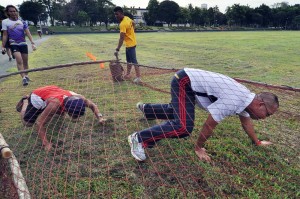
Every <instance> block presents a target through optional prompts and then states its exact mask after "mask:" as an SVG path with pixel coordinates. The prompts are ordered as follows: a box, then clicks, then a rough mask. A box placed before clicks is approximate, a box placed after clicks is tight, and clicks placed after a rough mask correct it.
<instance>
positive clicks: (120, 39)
mask: <svg viewBox="0 0 300 199" xmlns="http://www.w3.org/2000/svg"><path fill="white" fill-rule="evenodd" d="M124 38H125V33H123V32H121V33H120V38H119V43H118V46H117V49H119V50H120V48H121V47H122V45H123V42H124Z"/></svg>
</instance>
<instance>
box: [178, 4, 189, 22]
mask: <svg viewBox="0 0 300 199" xmlns="http://www.w3.org/2000/svg"><path fill="white" fill-rule="evenodd" d="M191 19H192V18H191V14H190V12H189V9H188V8H183V7H180V13H179V17H178V20H177V22H178V23H183V24H185V25H186V24H187V23H189V22H191Z"/></svg>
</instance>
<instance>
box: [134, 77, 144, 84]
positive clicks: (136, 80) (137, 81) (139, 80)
mask: <svg viewBox="0 0 300 199" xmlns="http://www.w3.org/2000/svg"><path fill="white" fill-rule="evenodd" d="M133 82H134V83H136V84H139V83H141V82H142V80H141V78H140V77H137V78H135V79H134V80H133Z"/></svg>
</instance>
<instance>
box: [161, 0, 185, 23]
mask: <svg viewBox="0 0 300 199" xmlns="http://www.w3.org/2000/svg"><path fill="white" fill-rule="evenodd" d="M158 10H159V13H158V17H159V20H160V21H165V22H166V23H167V24H168V25H171V24H172V23H174V22H176V21H177V19H178V17H179V15H180V7H179V5H178V4H177V3H176V2H174V1H167V0H166V1H163V2H161V3H160V5H159V9H158Z"/></svg>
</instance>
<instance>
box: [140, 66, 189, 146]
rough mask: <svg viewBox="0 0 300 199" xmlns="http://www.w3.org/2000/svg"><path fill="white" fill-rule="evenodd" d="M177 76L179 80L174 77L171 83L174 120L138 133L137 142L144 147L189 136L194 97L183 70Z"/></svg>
mask: <svg viewBox="0 0 300 199" xmlns="http://www.w3.org/2000/svg"><path fill="white" fill-rule="evenodd" d="M177 74H178V75H179V77H180V78H179V79H177V78H176V77H174V78H173V80H172V83H171V96H172V103H171V104H172V107H173V111H174V112H173V117H174V119H173V120H170V121H167V122H164V123H162V124H160V125H155V126H153V127H151V128H148V129H145V130H143V131H140V132H138V134H137V135H138V141H139V142H140V143H142V144H143V146H144V147H148V146H153V145H154V144H155V143H156V142H157V141H159V140H161V139H163V138H182V137H186V136H189V135H190V133H191V132H192V130H193V128H194V115H195V95H194V92H193V91H192V89H191V86H190V80H189V78H188V76H187V75H186V74H185V72H184V70H181V71H180V72H178V73H177Z"/></svg>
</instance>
